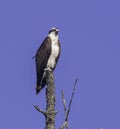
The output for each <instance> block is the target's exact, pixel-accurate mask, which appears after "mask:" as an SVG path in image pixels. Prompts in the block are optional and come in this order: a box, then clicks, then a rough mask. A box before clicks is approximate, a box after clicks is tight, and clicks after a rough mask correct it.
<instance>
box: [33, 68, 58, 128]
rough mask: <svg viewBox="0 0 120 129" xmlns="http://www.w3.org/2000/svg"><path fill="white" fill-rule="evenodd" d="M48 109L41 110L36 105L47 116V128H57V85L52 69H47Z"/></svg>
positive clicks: (37, 108) (36, 107) (38, 109)
mask: <svg viewBox="0 0 120 129" xmlns="http://www.w3.org/2000/svg"><path fill="white" fill-rule="evenodd" d="M46 83H47V88H46V102H47V105H46V111H43V110H41V109H40V108H39V107H38V106H37V105H36V106H34V107H35V109H36V110H37V111H39V112H40V113H42V114H43V115H44V116H45V120H46V126H45V129H55V116H56V114H57V111H56V110H55V102H56V96H55V85H54V74H53V71H52V70H50V69H47V70H46Z"/></svg>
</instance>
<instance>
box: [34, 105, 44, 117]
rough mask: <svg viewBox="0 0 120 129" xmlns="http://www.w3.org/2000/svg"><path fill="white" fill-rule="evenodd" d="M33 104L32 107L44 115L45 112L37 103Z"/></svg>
mask: <svg viewBox="0 0 120 129" xmlns="http://www.w3.org/2000/svg"><path fill="white" fill-rule="evenodd" d="M33 106H34V108H35V109H36V110H37V111H39V112H40V113H42V114H43V115H44V116H45V117H46V112H45V111H43V110H41V109H40V108H39V107H38V106H37V105H33Z"/></svg>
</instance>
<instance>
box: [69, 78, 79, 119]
mask: <svg viewBox="0 0 120 129" xmlns="http://www.w3.org/2000/svg"><path fill="white" fill-rule="evenodd" d="M77 81H78V79H76V80H75V84H74V87H73V92H72V96H71V99H70V102H69V107H68V111H67V119H68V115H69V112H70V108H71V104H72V100H73V96H74V93H75V89H76V84H77Z"/></svg>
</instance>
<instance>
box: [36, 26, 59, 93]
mask: <svg viewBox="0 0 120 129" xmlns="http://www.w3.org/2000/svg"><path fill="white" fill-rule="evenodd" d="M58 31H59V29H58V28H52V29H50V30H49V33H48V36H47V37H46V38H45V39H44V41H43V42H42V44H41V46H40V47H39V48H38V50H37V52H36V55H35V61H36V75H37V82H36V83H37V87H36V94H38V93H39V92H40V91H41V89H42V88H44V86H45V85H46V76H45V75H46V74H45V70H46V69H50V70H52V71H54V69H55V67H56V64H57V62H58V59H59V56H60V51H61V45H60V42H59V40H58Z"/></svg>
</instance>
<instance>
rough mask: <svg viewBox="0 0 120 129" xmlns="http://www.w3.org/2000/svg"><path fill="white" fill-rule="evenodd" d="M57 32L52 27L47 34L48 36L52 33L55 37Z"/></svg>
mask: <svg viewBox="0 0 120 129" xmlns="http://www.w3.org/2000/svg"><path fill="white" fill-rule="evenodd" d="M58 32H59V29H58V28H55V27H54V28H51V29H50V30H49V33H48V34H51V33H53V34H55V35H58Z"/></svg>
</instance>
